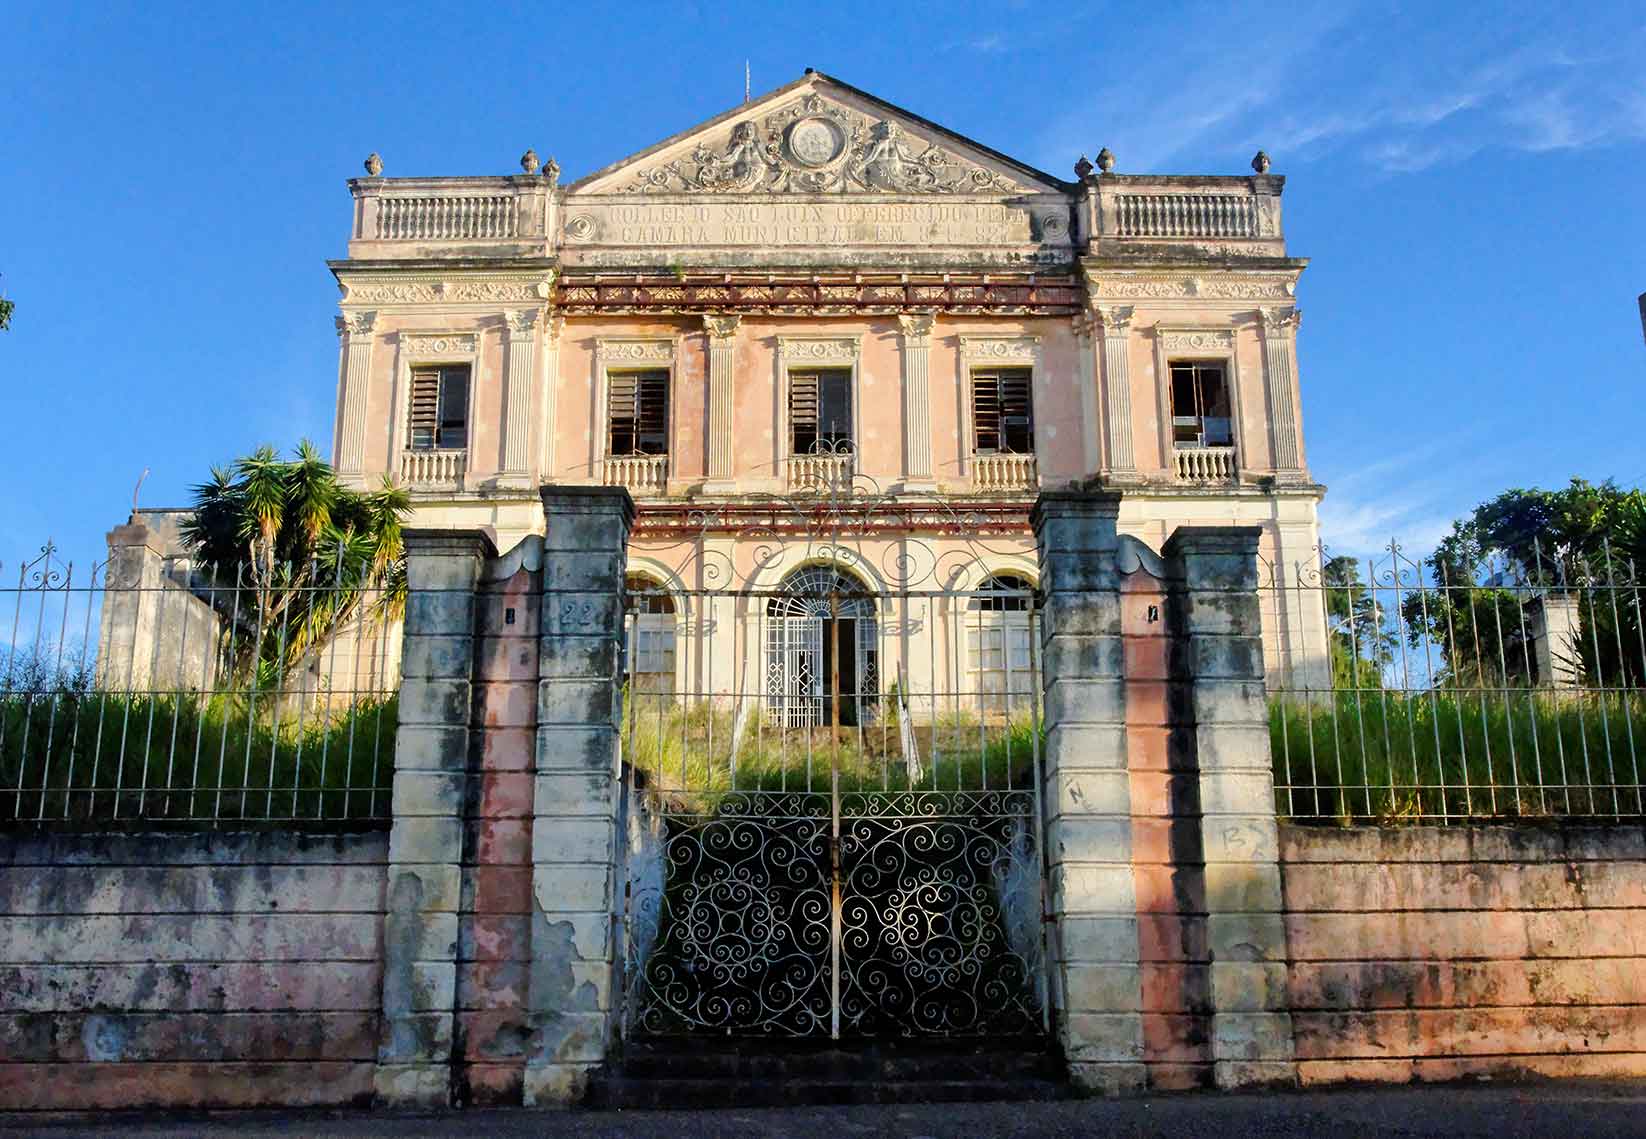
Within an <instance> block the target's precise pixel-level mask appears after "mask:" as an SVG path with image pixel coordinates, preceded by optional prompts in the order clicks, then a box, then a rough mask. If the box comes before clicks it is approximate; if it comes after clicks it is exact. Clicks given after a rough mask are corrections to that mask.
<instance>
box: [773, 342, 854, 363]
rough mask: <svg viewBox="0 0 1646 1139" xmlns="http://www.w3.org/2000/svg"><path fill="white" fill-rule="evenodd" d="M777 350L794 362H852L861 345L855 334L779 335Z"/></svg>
mask: <svg viewBox="0 0 1646 1139" xmlns="http://www.w3.org/2000/svg"><path fill="white" fill-rule="evenodd" d="M777 350H778V353H779V354H780V355H781V356H782V357H783V359H784V360H785V361H787V362H789V363H796V364H854V363H856V362H857V357H858V354H859V352H861V351H862V345H861V344H860V342H859V341H858V338H857V337H855V336H829V337H819V336H779V337H778V338H777Z"/></svg>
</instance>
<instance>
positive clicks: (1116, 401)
mask: <svg viewBox="0 0 1646 1139" xmlns="http://www.w3.org/2000/svg"><path fill="white" fill-rule="evenodd" d="M1092 312H1093V316H1094V318H1095V319H1096V321H1097V324H1098V327H1100V328H1101V329H1102V330H1103V388H1104V393H1105V396H1106V399H1105V408H1104V411H1105V412H1106V414H1107V418H1108V427H1109V436H1108V444H1109V456H1108V462H1107V463H1106V464H1105V465H1104V469H1105V470H1106V471H1108V472H1110V473H1111V474H1115V475H1119V476H1120V477H1121V478H1122V479H1124V478H1126V477H1127V476H1133V475H1135V474H1136V472H1137V458H1136V455H1135V453H1134V449H1133V446H1132V366H1131V354H1130V348H1129V344H1128V341H1129V339H1130V336H1131V328H1132V308H1131V306H1130V305H1110V306H1106V307H1099V308H1096V309H1093V310H1092Z"/></svg>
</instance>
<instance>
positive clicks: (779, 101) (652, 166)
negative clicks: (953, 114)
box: [567, 72, 1068, 197]
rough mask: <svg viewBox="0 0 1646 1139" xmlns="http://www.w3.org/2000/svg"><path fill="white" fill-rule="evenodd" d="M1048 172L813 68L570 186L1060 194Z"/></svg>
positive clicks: (746, 192) (602, 190)
mask: <svg viewBox="0 0 1646 1139" xmlns="http://www.w3.org/2000/svg"><path fill="white" fill-rule="evenodd" d="M1067 189H1068V187H1067V186H1065V185H1064V184H1063V183H1061V182H1059V181H1058V180H1057V179H1055V178H1053V177H1052V176H1051V175H1048V174H1044V173H1042V172H1040V171H1037V170H1035V169H1033V168H1032V167H1029V166H1025V165H1023V164H1022V163H1019V162H1017V161H1016V160H1014V159H1011V158H1008V157H1006V156H1005V155H1002V154H999V153H997V152H995V151H992V150H990V149H989V148H987V147H984V146H982V145H981V144H978V143H975V142H972V141H971V140H969V139H967V138H965V137H964V136H962V135H958V134H955V133H954V132H952V131H949V130H946V129H945V128H943V127H940V126H937V125H936V124H935V123H931V122H928V121H927V120H925V119H922V118H920V117H919V116H918V115H914V114H911V113H910V112H907V111H904V110H902V109H901V108H898V107H895V106H893V105H891V104H889V103H885V102H883V101H881V100H879V99H876V98H875V97H873V96H872V95H868V94H867V93H865V92H861V91H858V90H857V89H855V88H853V87H850V86H848V85H846V84H844V83H841V82H839V81H838V80H834V79H830V78H829V77H828V76H825V75H821V74H818V73H816V72H810V73H808V74H807V75H806V76H805V77H804V78H802V79H800V80H798V81H797V82H795V83H791V84H789V85H788V86H787V87H783V88H779V89H778V90H776V91H773V92H771V93H770V94H768V95H765V96H762V97H761V98H760V99H757V100H755V101H753V102H750V103H745V104H743V105H742V106H739V107H737V108H735V109H733V110H732V111H729V112H727V113H726V114H723V115H720V116H718V117H716V118H714V119H711V120H710V121H709V122H707V123H703V124H701V125H699V126H697V127H694V128H692V129H691V130H688V131H685V132H683V133H682V134H679V135H676V136H674V137H673V138H671V139H667V140H665V141H664V142H661V143H659V144H658V145H656V146H654V147H651V148H650V149H648V150H645V151H642V152H641V153H639V154H637V155H634V156H632V157H630V158H627V159H624V160H622V161H621V162H618V163H615V164H614V165H611V166H608V167H606V168H605V169H604V170H600V171H597V172H596V173H594V174H591V175H589V176H588V177H587V178H584V179H582V180H580V181H578V182H575V183H573V184H572V185H570V186H568V187H567V192H568V194H576V195H608V194H637V195H735V196H754V197H759V196H764V195H768V194H771V195H784V194H804V195H812V194H865V195H898V196H905V195H909V196H920V197H924V196H938V197H941V196H956V195H965V196H988V197H1011V196H1017V195H1035V194H1054V193H1055V194H1061V193H1065V192H1067Z"/></svg>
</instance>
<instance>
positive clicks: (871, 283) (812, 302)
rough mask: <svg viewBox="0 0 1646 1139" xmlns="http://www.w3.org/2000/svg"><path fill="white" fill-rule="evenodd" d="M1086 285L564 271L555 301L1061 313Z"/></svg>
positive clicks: (614, 308)
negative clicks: (593, 275) (611, 275)
mask: <svg viewBox="0 0 1646 1139" xmlns="http://www.w3.org/2000/svg"><path fill="white" fill-rule="evenodd" d="M1081 296H1082V290H1081V287H1080V286H1079V285H1078V284H1077V283H1075V282H1074V281H1073V280H1071V279H1070V278H1068V277H1067V276H1061V275H1057V276H1051V277H1049V278H1040V277H1037V276H1030V275H1028V274H1023V275H1017V276H1008V277H1005V278H1003V279H1001V278H996V277H994V276H992V275H991V277H990V278H989V279H987V280H984V279H981V278H975V279H972V280H966V279H964V278H960V277H959V275H958V274H957V275H956V277H955V278H954V279H950V280H949V281H947V282H944V281H941V280H940V281H930V280H927V281H909V280H906V279H900V278H893V279H891V280H884V279H882V280H874V279H872V278H871V279H867V280H849V281H831V280H828V279H826V278H824V279H821V280H820V279H817V278H809V279H798V280H796V279H791V280H780V279H773V278H772V277H770V276H766V275H762V276H761V277H759V278H757V279H754V280H747V279H745V280H737V279H735V278H734V279H733V280H731V281H730V282H727V281H726V280H725V279H724V278H720V279H717V280H716V281H713V282H709V281H692V280H687V281H684V282H682V281H681V280H680V279H679V278H678V277H673V276H670V277H657V278H644V277H642V278H639V279H636V278H634V277H629V278H628V279H626V280H609V279H604V280H601V279H595V280H591V279H590V278H586V277H585V278H572V279H570V280H566V279H562V281H561V282H560V285H559V287H558V289H557V290H556V293H555V298H554V299H555V303H556V304H557V305H558V306H559V307H561V308H562V309H564V310H565V311H567V312H570V313H573V314H585V313H595V312H600V313H610V314H613V315H618V314H625V313H656V314H659V315H686V314H697V313H702V312H704V311H705V310H707V311H710V312H723V311H728V310H731V311H736V312H740V313H762V314H774V315H785V316H786V315H802V314H807V313H835V312H838V313H854V314H864V315H869V314H874V315H888V314H890V315H895V314H897V313H899V312H907V311H917V312H932V311H941V312H950V313H983V312H988V313H999V314H1002V315H1025V316H1029V315H1033V316H1055V315H1065V314H1070V313H1073V312H1075V311H1077V310H1078V307H1079V305H1080V300H1081Z"/></svg>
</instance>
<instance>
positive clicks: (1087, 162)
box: [1074, 154, 1092, 182]
mask: <svg viewBox="0 0 1646 1139" xmlns="http://www.w3.org/2000/svg"><path fill="white" fill-rule="evenodd" d="M1091 172H1092V160H1091V159H1089V158H1087V157H1086V156H1085V155H1084V154H1082V155H1081V156H1080V161H1079V162H1076V163H1075V164H1074V176H1075V177H1076V178H1079V179H1080V180H1081V181H1082V182H1084V181H1085V180H1086V175H1088V174H1090V173H1091Z"/></svg>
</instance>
